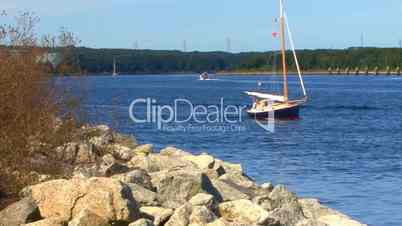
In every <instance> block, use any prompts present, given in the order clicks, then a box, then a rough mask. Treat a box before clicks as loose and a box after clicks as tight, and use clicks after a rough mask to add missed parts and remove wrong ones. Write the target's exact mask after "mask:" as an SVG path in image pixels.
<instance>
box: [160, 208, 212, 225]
mask: <svg viewBox="0 0 402 226" xmlns="http://www.w3.org/2000/svg"><path fill="white" fill-rule="evenodd" d="M216 220H217V217H216V216H215V214H214V213H212V212H211V211H210V210H209V209H208V208H207V207H205V206H191V205H190V204H189V203H186V204H184V205H183V206H181V207H179V208H178V209H176V211H175V212H174V214H173V215H172V216H171V217H170V219H169V221H168V222H166V224H165V226H201V225H207V224H209V223H212V222H214V221H216Z"/></svg>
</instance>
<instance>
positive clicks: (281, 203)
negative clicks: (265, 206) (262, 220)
mask: <svg viewBox="0 0 402 226" xmlns="http://www.w3.org/2000/svg"><path fill="white" fill-rule="evenodd" d="M268 197H269V199H270V200H271V205H272V207H273V211H271V212H270V216H271V217H273V218H275V219H278V220H279V221H280V223H281V225H283V226H293V225H296V223H297V222H299V221H302V220H304V219H305V217H304V214H303V210H302V207H301V205H300V204H299V202H298V199H297V197H296V195H295V194H294V193H292V192H290V191H289V190H287V188H286V187H285V186H283V185H278V186H276V187H275V188H274V190H273V191H272V192H271V193H270V194H269V196H268Z"/></svg>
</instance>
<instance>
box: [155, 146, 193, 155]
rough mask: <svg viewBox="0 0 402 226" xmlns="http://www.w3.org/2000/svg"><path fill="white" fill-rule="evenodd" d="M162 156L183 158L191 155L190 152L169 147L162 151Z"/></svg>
mask: <svg viewBox="0 0 402 226" xmlns="http://www.w3.org/2000/svg"><path fill="white" fill-rule="evenodd" d="M160 154H161V155H163V156H168V157H183V156H188V155H191V154H190V153H189V152H186V151H183V150H181V149H178V148H175V147H167V148H164V149H162V150H161V151H160Z"/></svg>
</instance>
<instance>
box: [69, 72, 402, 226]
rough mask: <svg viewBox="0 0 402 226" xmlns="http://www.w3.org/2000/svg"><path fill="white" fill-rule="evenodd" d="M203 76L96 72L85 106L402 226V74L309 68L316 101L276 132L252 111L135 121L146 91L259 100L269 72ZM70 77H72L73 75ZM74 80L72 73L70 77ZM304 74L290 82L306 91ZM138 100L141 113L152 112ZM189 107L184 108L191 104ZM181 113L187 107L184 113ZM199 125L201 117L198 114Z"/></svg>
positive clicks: (159, 143) (386, 224) (129, 128)
mask: <svg viewBox="0 0 402 226" xmlns="http://www.w3.org/2000/svg"><path fill="white" fill-rule="evenodd" d="M197 78H198V77H197V76H196V75H186V76H184V75H177V76H175V75H170V76H166V75H157V76H156V75H153V76H120V77H117V78H112V77H110V76H107V77H106V76H105V77H89V78H87V79H86V82H85V85H84V87H86V88H87V93H86V94H87V97H88V99H87V101H86V102H85V106H86V107H87V108H88V109H89V110H90V115H89V116H90V117H89V118H90V120H92V121H95V122H102V123H109V124H110V125H112V126H114V127H115V128H117V129H118V130H119V131H121V132H125V133H130V134H134V135H135V136H136V137H137V138H138V139H139V140H140V142H142V143H153V144H155V145H156V147H157V148H163V147H165V146H167V145H176V146H177V147H179V148H182V149H186V150H189V151H191V152H193V153H200V152H202V151H205V150H208V152H209V153H211V154H213V155H215V156H217V157H219V158H221V159H224V160H227V161H232V162H238V163H241V164H243V166H244V167H245V169H246V171H247V174H249V175H250V176H252V177H253V178H255V179H256V180H257V181H258V182H259V183H262V182H266V181H272V182H273V183H275V184H278V183H282V184H286V185H288V186H289V187H290V189H291V190H292V191H294V192H297V193H298V194H299V195H301V196H304V197H318V198H320V199H321V200H322V202H323V203H325V204H326V205H329V206H331V207H333V208H336V209H338V210H340V211H343V212H345V213H347V214H349V215H351V216H353V217H354V218H356V219H358V220H360V221H363V222H364V223H367V224H369V225H375V226H400V225H402V213H401V209H402V78H392V77H342V76H341V77H316V76H307V77H306V85H307V87H308V90H309V94H310V102H309V103H308V105H307V106H305V107H304V108H303V109H302V111H301V115H302V118H301V119H300V120H297V121H290V122H278V123H277V124H276V131H275V133H273V134H271V133H267V132H266V131H264V130H263V129H262V128H260V127H258V126H257V125H256V123H255V122H254V121H253V120H252V119H249V118H248V117H247V116H246V115H244V116H243V118H242V122H239V123H237V124H236V125H237V126H240V127H241V128H242V130H241V131H235V132H234V131H231V132H219V131H218V132H217V131H209V132H206V131H205V130H204V131H198V130H196V129H194V128H193V127H191V128H193V129H191V130H190V131H187V132H183V131H161V130H158V129H157V128H156V126H155V124H152V123H148V124H138V123H137V124H135V123H133V122H132V121H131V120H130V118H129V113H128V106H129V105H130V102H131V101H133V100H135V99H137V98H146V97H151V98H155V99H156V100H157V102H158V104H166V105H171V104H172V103H173V101H174V100H175V99H177V98H185V99H188V100H191V101H192V103H193V104H195V105H204V106H207V105H211V104H219V102H220V99H221V98H224V100H225V103H226V104H232V105H236V106H241V105H246V104H250V99H249V97H247V96H245V95H244V94H243V92H244V91H246V90H253V89H255V88H256V84H257V82H259V81H263V82H265V85H264V86H265V88H270V86H271V85H270V84H271V83H273V82H275V81H274V80H273V79H272V78H267V77H240V76H230V77H221V78H220V79H218V80H215V81H198V80H197ZM66 81H67V80H66ZM68 81H72V82H73V83H74V79H73V80H68ZM297 84H298V83H297V80H296V79H295V78H293V79H292V81H291V87H292V88H291V90H292V91H293V90H299V88H298V86H297ZM145 109H146V108H145V106H138V107H137V108H136V114H144V113H145ZM180 114H183V115H181V116H184V114H185V111H182V112H181V113H180ZM179 116H180V115H179ZM189 124H191V125H193V122H189V123H187V124H186V125H187V126H188V125H189Z"/></svg>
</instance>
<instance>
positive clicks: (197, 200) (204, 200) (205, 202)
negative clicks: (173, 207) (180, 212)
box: [189, 193, 214, 209]
mask: <svg viewBox="0 0 402 226" xmlns="http://www.w3.org/2000/svg"><path fill="white" fill-rule="evenodd" d="M189 203H190V204H191V205H192V206H206V207H208V208H209V209H212V208H213V205H214V196H212V195H210V194H205V193H199V194H197V195H195V196H194V197H192V198H191V199H190V201H189Z"/></svg>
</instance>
